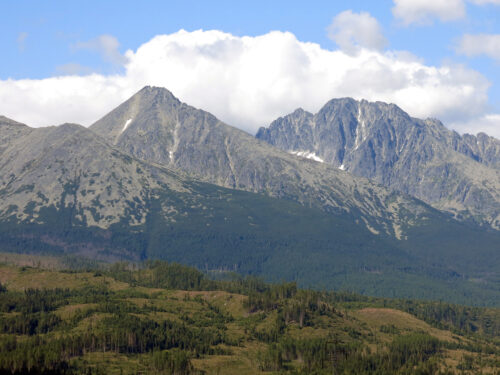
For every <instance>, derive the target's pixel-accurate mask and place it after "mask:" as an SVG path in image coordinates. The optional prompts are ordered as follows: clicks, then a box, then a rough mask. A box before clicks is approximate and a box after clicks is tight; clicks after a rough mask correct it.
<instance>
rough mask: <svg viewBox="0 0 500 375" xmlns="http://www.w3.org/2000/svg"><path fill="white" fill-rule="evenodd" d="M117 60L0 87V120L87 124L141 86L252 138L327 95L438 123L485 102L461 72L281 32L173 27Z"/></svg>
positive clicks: (477, 78) (470, 73)
mask: <svg viewBox="0 0 500 375" xmlns="http://www.w3.org/2000/svg"><path fill="white" fill-rule="evenodd" d="M126 57H127V59H128V62H127V64H126V65H125V71H124V73H123V74H120V75H110V76H104V75H98V74H92V75H87V76H62V77H54V78H48V79H41V80H29V79H25V80H6V81H0V114H3V115H5V116H8V117H11V118H13V119H16V120H18V121H23V122H26V123H28V124H30V125H34V126H42V125H50V124H57V123H62V122H78V123H82V124H84V125H90V124H91V123H93V122H94V121H96V120H97V119H98V118H100V117H101V116H103V115H104V114H105V113H106V112H108V111H110V110H111V109H113V108H114V107H115V106H117V105H118V104H120V103H121V102H122V101H124V100H126V99H127V98H128V97H129V96H131V95H132V94H133V93H134V92H135V91H137V90H139V89H140V88H142V87H143V86H144V85H156V86H162V87H166V88H168V89H169V90H171V91H172V92H173V93H174V95H176V96H177V97H179V98H180V99H181V100H183V101H185V102H187V103H189V104H191V105H194V106H196V107H199V108H203V109H205V110H208V111H210V112H212V113H213V114H215V115H216V116H217V117H219V118H220V119H222V120H223V121H225V122H227V123H229V124H231V125H234V126H237V127H239V128H242V129H244V130H247V131H248V132H251V133H254V132H255V131H256V130H257V128H258V127H259V126H262V125H267V124H269V123H270V122H271V121H272V120H274V119H275V118H277V117H278V116H282V115H284V114H286V113H289V112H291V111H293V110H294V109H296V108H297V107H303V108H305V109H306V110H309V111H313V112H315V111H317V110H318V109H320V107H321V106H322V105H323V104H324V103H325V102H326V101H328V100H329V99H331V98H334V97H344V96H350V97H354V98H356V99H361V98H365V99H368V100H381V101H386V102H393V103H396V104H398V105H399V106H401V107H402V108H403V109H404V110H406V111H408V112H409V113H410V114H411V115H413V116H417V117H428V116H432V117H437V118H440V119H441V120H443V121H444V122H445V123H447V122H456V121H458V120H459V119H460V120H462V121H467V120H469V119H473V118H477V117H480V116H482V115H483V114H484V110H485V108H486V106H487V102H488V96H487V91H488V87H489V82H488V81H487V80H486V79H485V77H483V76H482V75H481V74H479V73H478V72H476V71H474V70H471V69H467V68H465V67H463V66H451V65H445V66H441V67H435V66H427V65H424V64H423V63H422V62H421V61H419V60H418V59H416V58H414V57H413V56H412V55H411V54H408V53H405V52H385V53H382V52H379V51H375V50H368V49H364V48H360V49H359V51H358V53H357V54H355V55H350V54H347V53H345V52H343V51H341V50H336V51H330V50H326V49H323V48H321V47H320V46H319V45H318V44H315V43H304V42H300V41H298V40H297V39H296V37H295V36H294V35H293V34H291V33H288V32H270V33H268V34H264V35H261V36H256V37H248V36H245V37H238V36H233V35H231V34H228V33H223V32H220V31H201V30H198V31H194V32H186V31H183V30H181V31H179V32H177V33H174V34H169V35H159V36H156V37H155V38H153V39H152V40H150V41H149V42H147V43H145V44H143V45H142V46H140V47H139V48H138V49H137V51H127V53H126ZM469 131H470V132H474V128H471V129H469Z"/></svg>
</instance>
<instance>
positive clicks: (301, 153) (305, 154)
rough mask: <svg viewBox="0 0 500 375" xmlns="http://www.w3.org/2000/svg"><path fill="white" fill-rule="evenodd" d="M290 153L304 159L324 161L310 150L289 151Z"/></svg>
mask: <svg viewBox="0 0 500 375" xmlns="http://www.w3.org/2000/svg"><path fill="white" fill-rule="evenodd" d="M290 154H293V155H297V156H300V157H303V158H306V159H311V160H314V161H317V162H320V163H324V162H325V161H324V160H323V159H321V158H320V157H319V156H318V155H316V154H315V153H314V152H311V151H290Z"/></svg>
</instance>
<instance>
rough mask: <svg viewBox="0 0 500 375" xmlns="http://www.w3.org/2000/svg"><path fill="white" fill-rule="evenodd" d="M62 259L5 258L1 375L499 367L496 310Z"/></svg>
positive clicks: (0, 275) (157, 266)
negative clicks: (30, 262)
mask: <svg viewBox="0 0 500 375" xmlns="http://www.w3.org/2000/svg"><path fill="white" fill-rule="evenodd" d="M65 267H66V268H67V269H60V267H53V266H52V267H50V268H51V269H48V268H49V267H46V266H44V265H38V266H35V267H31V266H19V265H17V266H16V265H7V264H3V265H1V266H0V282H1V286H0V374H40V373H44V374H150V373H151V374H235V373H239V374H256V373H263V374H264V373H270V374H271V373H274V374H279V373H290V374H332V373H334V374H476V373H483V374H497V373H500V341H498V336H499V334H500V310H498V309H493V308H480V307H465V306H459V305H453V304H448V303H442V302H425V301H418V300H401V299H383V298H375V297H366V296H361V295H357V294H353V293H350V292H340V291H337V292H327V291H314V290H302V289H299V288H298V287H297V285H296V284H295V283H277V284H268V283H265V282H263V281H262V280H260V279H258V278H254V277H245V278H243V277H241V276H238V275H236V274H226V273H220V274H210V275H206V274H203V273H202V272H200V271H198V270H196V269H194V268H191V267H187V266H182V265H179V264H175V263H166V262H161V261H154V262H146V263H143V264H130V263H115V264H113V265H104V266H103V265H98V264H91V263H88V262H87V263H84V262H78V261H75V260H73V261H72V262H70V263H68V262H67V264H66V266H65ZM55 268H58V269H55Z"/></svg>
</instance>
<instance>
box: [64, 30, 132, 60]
mask: <svg viewBox="0 0 500 375" xmlns="http://www.w3.org/2000/svg"><path fill="white" fill-rule="evenodd" d="M119 47H120V43H119V42H118V39H116V38H115V37H114V36H113V35H106V34H105V35H99V36H98V37H97V38H94V39H91V40H89V41H87V42H78V43H76V44H74V45H73V48H74V49H77V50H78V49H83V50H89V51H94V52H97V53H99V54H101V56H102V58H103V59H104V60H105V61H107V62H110V63H113V64H116V65H124V64H126V63H127V58H126V57H125V56H123V55H122V54H121V53H120V51H119V49H118V48H119Z"/></svg>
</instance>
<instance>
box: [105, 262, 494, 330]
mask: <svg viewBox="0 0 500 375" xmlns="http://www.w3.org/2000/svg"><path fill="white" fill-rule="evenodd" d="M134 267H135V268H134ZM105 273H106V274H108V275H109V276H111V277H114V278H116V279H117V280H121V281H125V282H128V283H130V284H131V285H140V286H145V287H153V288H167V289H182V290H224V291H227V292H231V293H239V294H244V295H247V296H248V297H249V299H248V305H247V307H248V309H249V311H250V312H252V311H257V310H263V311H269V310H272V309H275V308H276V307H277V306H278V305H279V304H280V301H283V300H285V299H287V298H292V297H294V296H295V294H296V293H297V292H298V288H297V284H296V283H294V282H291V283H281V284H269V283H265V282H264V281H263V280H261V279H259V278H256V277H252V276H249V277H241V276H239V275H236V274H232V278H231V279H230V280H218V281H215V280H212V279H209V278H208V277H206V276H205V275H204V274H203V273H202V272H200V271H198V270H197V269H195V268H193V267H188V266H183V265H180V264H176V263H167V262H163V261H147V262H145V263H144V264H143V265H142V267H141V268H139V267H137V266H132V265H131V264H129V263H116V264H114V265H112V266H111V267H109V268H108V269H107V271H105ZM300 292H301V293H302V294H301V295H302V296H307V297H305V298H309V299H312V300H317V301H318V300H323V301H325V302H328V303H329V304H331V305H337V304H344V303H348V304H353V305H355V304H356V303H361V304H363V303H369V304H370V305H377V306H381V307H389V308H395V309H398V310H402V311H405V312H408V313H410V314H412V315H414V316H415V317H417V318H418V319H421V320H424V321H425V322H427V323H429V324H431V325H433V326H434V327H437V328H441V329H450V330H453V331H454V332H456V333H461V334H473V333H480V334H485V335H487V336H489V337H497V336H500V312H499V311H498V310H494V309H488V308H480V307H469V306H460V305H456V304H450V303H445V302H432V301H418V300H405V299H387V298H376V297H368V296H363V295H359V294H356V293H350V292H343V291H338V292H337V291H336V292H315V291H310V290H309V291H305V290H301V291H300ZM360 306H361V305H360Z"/></svg>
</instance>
